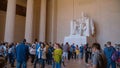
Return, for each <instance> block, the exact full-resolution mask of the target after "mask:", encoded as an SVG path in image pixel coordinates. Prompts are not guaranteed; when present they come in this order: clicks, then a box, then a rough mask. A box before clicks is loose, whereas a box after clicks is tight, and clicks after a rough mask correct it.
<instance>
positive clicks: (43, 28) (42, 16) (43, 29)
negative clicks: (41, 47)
mask: <svg viewBox="0 0 120 68" xmlns="http://www.w3.org/2000/svg"><path fill="white" fill-rule="evenodd" d="M46 2H47V0H41V9H40V10H41V11H40V29H39V41H43V42H44V41H45V34H46V33H45V32H46Z"/></svg>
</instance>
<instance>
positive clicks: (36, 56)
mask: <svg viewBox="0 0 120 68" xmlns="http://www.w3.org/2000/svg"><path fill="white" fill-rule="evenodd" d="M35 43H36V53H35V61H34V68H36V63H37V62H38V61H39V59H38V54H39V52H38V51H37V50H38V48H39V47H40V45H41V43H38V42H37V41H35Z"/></svg>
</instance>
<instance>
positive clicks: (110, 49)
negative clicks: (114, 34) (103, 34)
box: [104, 41, 116, 68]
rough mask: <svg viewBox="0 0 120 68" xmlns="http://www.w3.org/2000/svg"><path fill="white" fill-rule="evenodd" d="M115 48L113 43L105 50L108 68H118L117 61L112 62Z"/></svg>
mask: <svg viewBox="0 0 120 68" xmlns="http://www.w3.org/2000/svg"><path fill="white" fill-rule="evenodd" d="M115 51H116V50H115V48H114V47H113V46H111V42H110V41H109V42H107V46H106V47H105V48H104V54H105V56H106V58H107V68H110V66H112V68H116V63H115V61H112V59H111V57H112V54H113V53H114V52H115Z"/></svg>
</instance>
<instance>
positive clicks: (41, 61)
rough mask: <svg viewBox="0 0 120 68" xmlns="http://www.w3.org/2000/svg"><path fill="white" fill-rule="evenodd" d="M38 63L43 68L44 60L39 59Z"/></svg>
mask: <svg viewBox="0 0 120 68" xmlns="http://www.w3.org/2000/svg"><path fill="white" fill-rule="evenodd" d="M39 63H40V64H41V65H42V68H45V59H39Z"/></svg>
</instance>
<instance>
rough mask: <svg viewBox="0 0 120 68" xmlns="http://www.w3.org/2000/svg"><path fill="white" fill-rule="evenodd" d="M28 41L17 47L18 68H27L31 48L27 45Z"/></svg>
mask: <svg viewBox="0 0 120 68" xmlns="http://www.w3.org/2000/svg"><path fill="white" fill-rule="evenodd" d="M25 43H26V40H25V39H24V40H23V42H21V43H20V44H19V45H18V46H17V47H16V60H17V66H16V68H21V66H22V68H27V64H26V63H27V58H28V54H29V48H28V46H27V45H26V44H25Z"/></svg>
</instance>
